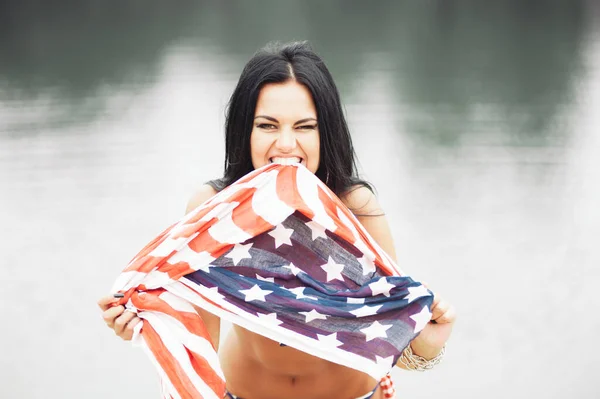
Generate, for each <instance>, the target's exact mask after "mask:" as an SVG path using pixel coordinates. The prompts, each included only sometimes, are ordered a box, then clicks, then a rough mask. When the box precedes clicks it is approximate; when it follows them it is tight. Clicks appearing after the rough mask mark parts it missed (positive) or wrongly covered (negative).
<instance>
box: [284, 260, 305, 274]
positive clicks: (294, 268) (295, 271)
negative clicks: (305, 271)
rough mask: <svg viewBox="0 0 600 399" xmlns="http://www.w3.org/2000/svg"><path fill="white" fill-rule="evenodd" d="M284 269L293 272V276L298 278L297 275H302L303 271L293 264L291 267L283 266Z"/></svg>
mask: <svg viewBox="0 0 600 399" xmlns="http://www.w3.org/2000/svg"><path fill="white" fill-rule="evenodd" d="M282 267H284V268H286V269H290V270H291V271H292V274H293V275H294V276H297V275H298V273H300V272H301V271H302V269H300V268H298V267H296V266H294V264H293V263H290V265H289V266H282Z"/></svg>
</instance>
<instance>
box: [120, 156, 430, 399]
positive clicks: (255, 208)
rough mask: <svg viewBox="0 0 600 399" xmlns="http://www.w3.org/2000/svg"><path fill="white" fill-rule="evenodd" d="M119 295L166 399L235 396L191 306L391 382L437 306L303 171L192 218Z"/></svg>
mask: <svg viewBox="0 0 600 399" xmlns="http://www.w3.org/2000/svg"><path fill="white" fill-rule="evenodd" d="M113 292H122V293H124V294H125V297H124V298H123V299H122V301H121V303H122V304H126V307H127V308H128V309H129V310H131V311H134V312H136V313H137V314H138V316H139V317H140V318H141V319H142V321H143V323H139V324H138V325H137V326H136V329H135V332H134V337H133V342H134V344H136V345H139V346H141V347H143V348H144V349H145V351H146V352H147V353H148V355H149V356H150V358H151V360H152V361H153V363H154V364H155V366H156V368H157V370H158V373H159V375H160V377H161V381H162V387H163V395H164V397H165V398H211V399H221V398H222V397H223V395H224V393H225V377H224V375H223V372H222V371H221V367H220V365H219V359H218V357H217V353H216V350H215V348H214V347H213V345H212V344H211V341H210V336H209V334H208V331H207V329H206V327H205V325H204V323H203V321H202V319H201V318H200V316H199V315H198V314H197V312H195V310H194V307H193V306H192V305H191V304H194V305H196V306H198V307H201V308H203V309H206V310H207V311H210V312H211V313H213V314H215V315H217V316H219V317H221V318H223V319H224V320H228V321H230V322H232V323H235V324H238V325H240V326H242V327H244V328H246V329H248V330H250V331H253V332H255V333H257V334H261V335H263V336H265V337H267V338H270V339H272V340H275V341H277V342H281V343H283V344H285V345H288V346H291V347H293V348H296V349H299V350H301V351H304V352H306V353H309V354H311V355H313V356H317V357H319V358H322V359H326V360H328V361H331V362H335V363H337V364H341V365H344V366H347V367H351V368H354V369H356V370H360V371H362V372H365V373H368V374H370V375H371V376H372V377H373V378H375V379H376V380H380V379H381V378H382V377H384V376H385V375H386V374H387V373H389V371H390V369H391V368H392V367H393V365H394V364H395V363H396V361H397V360H398V358H399V356H400V354H401V353H402V351H403V349H404V348H405V347H406V346H407V345H408V344H409V343H410V342H411V340H412V339H414V338H415V337H416V335H417V334H418V333H419V332H420V331H421V330H422V329H423V327H424V326H425V325H426V324H427V322H428V321H429V319H430V316H431V313H430V306H431V303H432V300H433V295H432V293H431V292H430V291H428V290H427V289H426V288H425V287H424V286H423V285H422V284H420V283H418V282H416V281H414V280H413V279H411V278H410V277H408V276H406V275H404V274H403V273H402V272H401V270H400V269H399V268H398V266H397V265H396V264H395V263H394V262H393V261H392V259H391V258H390V257H389V256H388V255H387V254H386V253H385V252H384V251H383V250H382V249H381V248H380V247H379V246H378V245H377V243H376V242H375V241H374V240H373V239H372V238H371V237H370V236H369V234H368V233H367V231H366V230H365V229H364V228H363V226H362V225H361V224H360V223H359V222H358V221H357V219H356V218H355V217H354V215H353V214H352V213H351V212H350V210H349V209H348V208H347V207H346V206H345V205H344V204H343V203H342V202H341V201H340V199H339V198H338V197H336V196H335V194H334V193H333V192H331V191H330V190H329V188H327V186H326V185H325V184H323V183H322V182H321V181H320V180H319V179H318V178H317V177H316V176H315V175H314V174H312V173H311V172H310V171H309V170H308V169H306V168H305V167H304V166H302V165H300V164H295V165H277V164H270V165H267V166H264V167H262V168H260V169H257V170H255V171H252V172H251V173H249V174H248V175H246V176H245V177H243V178H241V179H240V180H238V181H237V182H235V183H234V184H232V185H230V186H229V187H227V188H225V189H224V190H222V191H221V192H219V193H218V194H217V195H215V196H214V197H212V198H211V199H209V200H207V201H206V202H205V203H203V204H202V205H200V206H199V207H198V208H196V209H195V210H193V211H192V212H190V213H188V214H187V215H185V216H184V217H183V218H182V219H181V220H180V221H179V222H177V223H175V224H173V225H172V226H170V227H169V228H167V229H166V230H165V231H164V232H163V233H161V234H160V235H159V236H158V237H156V238H155V239H154V240H153V241H152V242H150V243H149V244H148V245H146V247H144V248H143V249H142V250H141V251H140V253H139V254H137V255H136V256H135V258H133V260H132V261H131V262H130V263H129V265H128V266H127V267H126V268H125V270H124V271H123V272H122V273H121V274H120V275H119V277H118V278H117V281H116V282H115V284H114V286H113Z"/></svg>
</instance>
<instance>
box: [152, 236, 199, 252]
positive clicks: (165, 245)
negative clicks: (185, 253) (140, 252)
mask: <svg viewBox="0 0 600 399" xmlns="http://www.w3.org/2000/svg"><path fill="white" fill-rule="evenodd" d="M173 235H174V234H173V230H171V231H170V232H169V235H168V236H167V237H165V239H164V240H163V242H161V243H160V244H158V245H157V246H156V248H154V249H153V250H152V251H151V252H150V253H149V254H148V255H147V256H154V257H157V258H164V257H165V256H169V255H171V252H173V251H176V250H178V249H180V248H183V246H185V245H186V244H187V243H188V242H189V241H190V240H192V239H193V238H194V237H195V236H197V235H198V233H194V234H192V235H191V236H190V237H179V238H175V239H174V238H171V237H172V236H173Z"/></svg>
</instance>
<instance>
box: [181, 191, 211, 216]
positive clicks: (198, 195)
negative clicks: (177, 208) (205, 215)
mask: <svg viewBox="0 0 600 399" xmlns="http://www.w3.org/2000/svg"><path fill="white" fill-rule="evenodd" d="M215 194H217V191H216V190H215V189H214V188H212V187H211V186H209V185H208V184H203V185H202V186H201V187H200V188H199V189H198V190H197V191H196V192H195V193H194V194H193V195H192V196H191V197H190V199H189V201H188V203H187V206H186V209H185V212H186V213H188V212H190V211H192V210H193V209H196V208H197V207H198V206H199V205H201V204H202V203H203V202H204V201H206V200H207V199H209V198H211V197H213V196H214V195H215Z"/></svg>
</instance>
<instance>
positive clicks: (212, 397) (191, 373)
mask: <svg viewBox="0 0 600 399" xmlns="http://www.w3.org/2000/svg"><path fill="white" fill-rule="evenodd" d="M142 316H143V317H144V318H145V319H146V320H147V321H148V322H150V324H151V325H152V328H154V329H155V330H156V333H157V334H158V335H159V336H160V339H161V340H162V342H163V344H164V346H165V348H166V349H167V350H168V351H169V353H170V354H171V355H172V356H173V358H174V359H175V361H177V363H178V364H179V366H180V367H181V368H182V369H183V371H184V372H185V375H186V377H187V378H188V379H189V380H190V382H191V383H192V384H193V385H194V388H196V390H197V391H198V392H200V395H201V396H202V397H203V398H206V399H221V398H219V397H218V396H217V395H216V394H215V393H214V392H213V390H212V389H211V388H210V387H209V386H208V385H206V383H205V382H204V381H202V379H201V378H200V376H199V375H198V374H197V373H196V370H194V368H193V367H192V364H191V362H190V359H189V355H188V354H187V353H186V351H185V349H184V347H183V346H182V342H178V341H177V339H176V337H175V335H174V334H173V333H174V332H175V333H178V332H179V331H176V330H175V329H174V327H175V326H174V325H173V323H168V322H167V323H168V324H167V323H165V321H166V320H168V319H169V318H171V317H170V316H167V315H163V314H159V313H155V312H143V313H140V317H142ZM183 332H184V333H185V334H184V335H188V336H193V334H191V333H190V332H187V330H185V331H183ZM177 335H180V334H177ZM177 338H183V337H181V336H179V337H177ZM211 350H212V351H213V352H214V349H212V346H211ZM215 371H216V370H215ZM219 371H220V368H219ZM221 375H222V373H221Z"/></svg>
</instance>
